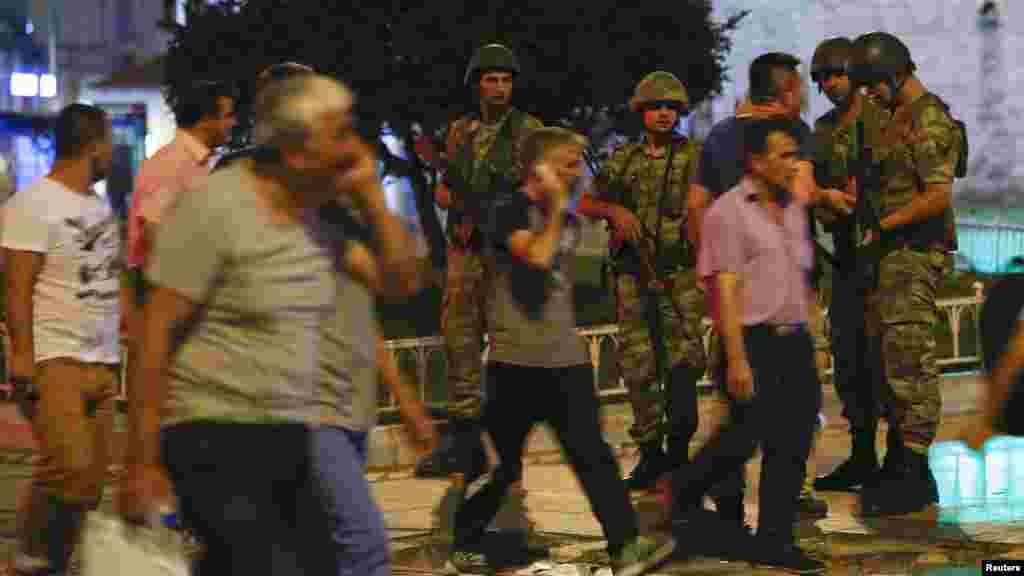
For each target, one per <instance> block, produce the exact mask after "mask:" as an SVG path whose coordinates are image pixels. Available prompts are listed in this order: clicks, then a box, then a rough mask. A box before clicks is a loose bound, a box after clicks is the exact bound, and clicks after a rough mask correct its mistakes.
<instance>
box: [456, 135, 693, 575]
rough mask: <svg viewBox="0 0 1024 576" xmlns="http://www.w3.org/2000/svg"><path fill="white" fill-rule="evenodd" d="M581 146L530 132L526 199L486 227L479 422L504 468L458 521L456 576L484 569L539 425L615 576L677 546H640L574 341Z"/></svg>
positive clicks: (572, 138)
mask: <svg viewBox="0 0 1024 576" xmlns="http://www.w3.org/2000/svg"><path fill="white" fill-rule="evenodd" d="M585 145H586V141H585V139H583V137H582V136H579V135H578V134H575V133H574V132H571V131H568V130H565V129H562V128H541V129H538V130H534V131H532V132H531V133H530V134H529V135H528V136H527V137H526V138H525V140H524V141H523V143H522V145H521V154H522V158H523V164H524V166H525V168H524V171H523V182H524V184H523V187H522V189H521V190H518V191H515V192H512V193H510V194H506V195H503V196H501V197H499V199H498V200H497V204H496V206H495V208H494V209H493V211H492V212H491V216H489V220H490V224H488V229H489V230H490V232H489V233H488V234H487V236H486V241H487V242H488V243H489V246H488V247H486V249H485V253H492V254H493V261H494V277H493V283H492V284H491V286H490V290H489V292H488V299H487V314H488V325H489V327H490V334H491V335H492V338H491V342H490V345H491V350H490V353H489V358H488V369H487V378H488V380H489V383H488V398H487V402H486V403H485V405H484V413H483V418H482V421H483V424H484V426H485V427H486V429H487V431H488V433H489V434H490V436H491V438H492V439H493V440H494V446H495V449H496V450H497V452H498V457H499V458H500V461H501V465H500V466H499V467H498V468H497V469H496V470H495V471H494V473H493V475H492V478H491V480H490V482H489V483H488V484H487V485H485V486H484V487H483V488H481V489H480V490H479V491H478V492H476V493H475V494H474V495H473V496H472V497H470V498H469V499H468V500H466V502H465V504H464V505H463V506H462V507H461V509H460V510H459V511H458V513H457V514H456V518H455V542H454V550H453V554H452V555H451V558H450V560H451V562H450V563H449V566H448V568H450V569H452V570H458V571H469V570H472V569H473V568H475V567H478V566H479V565H480V563H481V562H482V561H483V558H482V557H481V556H480V554H479V553H478V552H476V551H475V550H474V547H475V545H477V544H478V543H479V541H480V538H481V536H482V535H483V532H484V530H485V529H486V528H487V525H488V524H489V523H490V522H491V520H492V519H493V518H494V516H495V514H497V512H498V509H499V507H500V506H501V502H502V500H503V498H504V496H505V494H506V493H507V492H508V490H509V489H510V488H511V487H512V486H513V484H515V483H517V482H519V481H520V479H521V477H522V467H523V462H522V453H523V446H524V444H525V443H526V439H527V437H528V436H529V433H530V431H531V430H532V429H533V427H534V426H535V425H536V424H539V423H541V422H546V423H548V424H550V425H551V427H552V428H554V430H555V433H556V434H557V436H558V439H559V442H560V443H561V444H562V447H563V448H564V449H565V452H566V454H567V456H568V458H569V462H570V464H571V466H572V467H573V470H574V471H575V472H576V475H577V477H578V478H579V481H580V484H581V486H582V487H583V491H584V492H585V493H586V495H587V498H588V500H589V501H590V505H591V507H592V508H593V510H594V515H595V516H597V518H598V521H599V522H600V523H601V527H602V529H603V530H604V533H605V537H606V538H607V540H608V553H609V555H610V556H611V558H612V569H613V571H614V572H615V574H616V576H639V575H640V574H642V573H643V572H644V571H646V570H648V569H650V568H651V567H653V566H654V565H656V564H657V563H658V562H660V561H661V560H664V559H665V558H667V557H668V555H670V554H671V553H672V551H673V549H674V547H675V543H674V542H673V541H672V540H669V541H668V542H667V543H665V544H662V545H660V546H658V545H656V544H655V543H654V542H653V541H651V540H649V539H647V538H641V537H639V536H638V528H637V522H636V515H635V513H634V511H633V508H632V506H631V504H630V501H629V496H628V494H627V492H626V487H625V484H624V483H623V481H622V480H621V479H620V477H619V468H618V465H617V463H616V461H615V457H614V456H613V455H612V452H611V448H610V447H609V446H608V444H607V443H606V442H605V441H604V438H603V437H602V435H601V424H600V420H599V416H598V401H597V395H596V392H595V389H594V376H593V371H592V370H591V368H590V363H589V360H588V358H587V350H586V344H585V343H584V341H583V340H582V339H581V338H580V337H579V336H578V335H577V334H576V314H575V307H574V305H573V296H572V277H573V276H572V261H571V259H570V258H568V254H567V252H569V251H570V250H571V249H572V248H573V245H574V242H575V240H578V238H576V239H574V238H573V234H571V233H570V232H571V230H572V229H571V228H569V227H566V226H565V221H566V219H567V218H568V214H567V213H566V210H567V207H568V202H569V191H570V190H571V189H572V184H573V183H574V182H575V181H578V179H579V178H580V176H581V175H582V173H583V166H582V162H583V149H584V147H585Z"/></svg>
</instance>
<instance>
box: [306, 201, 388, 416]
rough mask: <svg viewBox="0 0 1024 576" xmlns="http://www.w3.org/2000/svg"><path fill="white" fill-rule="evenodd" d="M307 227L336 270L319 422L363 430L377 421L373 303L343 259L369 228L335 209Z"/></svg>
mask: <svg viewBox="0 0 1024 576" xmlns="http://www.w3.org/2000/svg"><path fill="white" fill-rule="evenodd" d="M311 229H312V230H313V232H314V234H313V235H314V237H315V238H316V239H317V241H318V242H319V243H321V245H324V246H328V247H329V250H330V252H331V255H332V257H333V259H334V266H335V268H336V269H337V271H338V273H337V276H336V277H335V288H336V290H335V293H336V295H335V307H334V310H333V311H332V314H331V317H330V319H329V320H328V321H327V323H326V324H325V325H324V332H323V342H322V343H321V353H320V370H319V376H318V382H319V392H320V394H321V395H322V397H323V402H324V412H323V414H322V419H321V423H322V424H326V425H330V426H341V427H343V428H347V429H349V430H355V431H358V432H367V431H369V430H370V429H371V428H373V426H374V425H375V424H376V423H377V389H378V383H377V319H376V315H375V312H374V303H375V299H374V294H373V293H372V292H371V291H370V289H369V288H367V287H366V286H365V285H364V284H362V283H361V282H359V281H358V280H356V279H355V278H354V277H352V276H351V275H350V274H349V273H348V272H347V270H346V269H345V266H344V260H343V259H344V253H345V250H346V248H347V247H348V246H349V245H350V243H351V242H362V243H364V244H367V243H369V242H370V234H369V230H367V229H366V228H365V227H364V226H362V225H361V224H360V223H359V222H358V221H357V220H356V219H355V218H353V217H352V215H351V214H350V213H349V212H348V210H347V209H345V208H342V207H338V206H331V207H329V208H325V209H323V210H320V211H319V213H318V218H317V219H316V220H315V221H314V225H313V226H312V228H311Z"/></svg>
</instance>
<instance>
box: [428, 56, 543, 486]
mask: <svg viewBox="0 0 1024 576" xmlns="http://www.w3.org/2000/svg"><path fill="white" fill-rule="evenodd" d="M518 72H519V64H518V62H517V61H516V57H515V55H514V54H513V53H512V51H511V50H509V49H508V48H506V47H505V46H502V45H500V44H489V45H487V46H484V47H482V48H480V49H479V50H478V51H477V53H476V54H475V55H474V56H473V59H472V60H471V61H470V63H469V67H468V69H467V71H466V77H465V82H466V84H467V85H469V86H471V87H473V89H474V90H475V91H476V92H477V94H478V96H479V102H480V109H479V111H478V112H475V113H473V114H469V115H467V116H464V117H462V118H459V119H458V120H456V121H455V122H454V123H453V124H452V125H451V127H450V128H449V130H448V141H447V150H446V152H447V156H448V163H449V168H448V170H447V173H446V174H445V178H444V183H443V184H442V186H440V187H439V190H438V191H437V194H436V196H437V200H438V203H439V204H440V205H441V206H442V207H443V208H448V223H447V224H448V240H449V251H448V270H447V281H446V286H445V292H444V301H443V303H442V310H441V331H442V334H443V336H444V341H445V351H446V353H447V357H448V382H449V383H450V385H451V403H450V405H449V412H450V416H451V420H450V421H451V424H452V430H453V436H454V442H453V445H454V449H453V451H454V454H453V456H454V458H455V460H456V463H455V465H456V466H458V467H461V468H468V467H469V466H470V464H469V462H461V463H460V462H457V461H458V460H459V459H460V458H461V459H464V460H470V459H471V456H470V455H469V454H470V451H471V450H472V448H465V449H462V448H460V446H461V445H463V444H466V443H469V444H472V445H473V446H477V445H478V441H477V440H473V439H474V438H478V437H479V432H478V422H477V419H478V417H479V414H480V401H481V378H480V370H481V356H480V355H481V352H482V346H483V336H484V334H485V333H486V326H485V318H486V315H485V314H484V300H485V297H486V293H487V287H486V278H487V273H486V272H487V265H486V262H485V260H484V258H483V257H482V256H483V255H482V253H481V249H482V246H483V239H482V229H481V224H482V222H481V220H482V217H483V216H482V214H483V212H485V208H484V207H485V206H486V205H487V203H488V202H489V201H490V200H492V199H493V198H494V197H495V195H497V194H498V193H500V192H502V191H503V190H513V191H514V190H516V189H517V188H518V185H519V166H518V142H519V139H520V138H521V136H523V135H525V133H526V132H527V131H529V130H531V129H534V128H539V127H541V126H542V124H541V122H540V121H539V120H537V119H536V118H534V117H532V116H529V115H528V114H525V113H523V112H521V111H519V110H517V109H516V108H514V107H512V106H511V98H512V82H513V80H514V78H515V75H516V74H518ZM468 472H469V471H468V470H467V473H468Z"/></svg>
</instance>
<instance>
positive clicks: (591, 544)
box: [0, 375, 1024, 576]
mask: <svg viewBox="0 0 1024 576" xmlns="http://www.w3.org/2000/svg"><path fill="white" fill-rule="evenodd" d="M825 390H826V394H825V406H824V413H825V415H826V417H827V426H826V428H825V430H824V431H823V432H822V434H821V435H820V436H819V439H818V443H817V447H816V451H815V458H814V464H815V467H816V468H817V471H818V473H825V472H828V471H829V470H831V469H832V468H833V467H835V466H836V465H838V463H839V462H841V461H842V460H843V459H844V458H845V457H846V455H847V454H848V453H849V449H850V439H849V437H848V435H847V433H846V432H847V431H846V422H845V420H843V419H842V418H841V416H840V414H839V412H840V406H839V402H838V399H837V398H836V396H835V393H834V389H833V388H832V387H831V386H826V389H825ZM942 390H943V397H944V403H943V404H944V416H943V421H942V424H941V427H940V432H939V440H945V439H949V438H953V437H955V436H956V435H957V434H958V433H959V431H960V430H961V429H962V428H963V427H964V426H965V425H966V424H967V423H968V420H969V417H970V414H971V412H972V411H973V410H974V407H975V406H976V404H977V398H978V388H977V380H976V378H974V377H973V376H970V375H966V376H960V377H947V378H945V379H944V382H943V387H942ZM3 408H6V406H0V456H2V458H0V473H2V474H0V501H2V502H0V503H3V506H0V524H3V525H4V526H5V528H4V529H3V530H2V531H0V532H2V533H0V574H3V573H4V572H3V563H4V562H3V560H5V559H7V558H10V553H11V552H12V543H13V542H12V540H11V537H12V536H13V534H12V530H11V528H13V510H11V508H13V504H14V503H15V502H16V500H17V493H18V492H21V491H22V490H23V488H24V486H25V482H26V481H27V474H26V466H27V465H28V463H30V461H31V455H30V453H29V452H26V451H25V450H24V449H21V448H19V446H20V445H24V444H25V443H26V442H27V440H28V438H26V437H24V435H25V433H26V432H27V431H26V430H25V429H24V426H23V423H22V424H20V425H19V424H17V423H16V422H15V421H14V420H12V418H11V415H10V413H8V411H6V410H2V409H3ZM718 409H719V408H718V405H717V404H716V403H715V402H713V401H712V397H711V396H702V398H701V427H700V430H699V432H698V435H697V438H696V439H695V442H694V445H695V446H698V445H700V444H701V443H702V442H703V439H704V438H705V437H706V436H707V434H708V433H709V432H710V430H711V427H712V425H713V423H714V422H715V419H716V416H715V411H716V410H718ZM603 416H604V423H605V435H606V438H607V439H608V441H609V443H610V444H612V446H613V448H615V450H616V452H617V454H618V456H619V458H620V464H621V466H622V468H623V469H624V470H628V469H629V468H631V467H632V465H633V464H634V463H635V461H636V453H635V449H634V448H633V447H632V446H631V445H629V443H628V440H626V439H628V434H626V433H625V431H626V430H627V429H628V427H629V424H630V420H631V418H630V413H629V408H628V406H627V405H625V404H614V405H609V406H606V407H605V408H604V414H603ZM390 436H395V434H390ZM16 437H17V438H20V440H18V441H17V442H15V441H14V440H13V439H14V438H16ZM877 439H878V451H879V454H880V455H881V454H882V452H883V450H884V444H885V443H884V439H885V426H884V424H883V425H882V426H881V427H880V430H879V432H878V438H877ZM5 446H6V447H5ZM526 462H527V465H526V469H525V477H524V487H525V490H526V493H525V498H524V499H523V501H522V504H523V506H525V509H526V510H527V511H528V512H526V513H523V511H522V510H521V509H520V510H517V509H516V506H515V505H514V504H513V505H511V506H510V507H509V508H508V509H506V510H504V511H503V516H502V517H501V518H499V521H498V523H499V524H500V525H502V526H516V525H522V524H523V522H524V518H528V519H529V522H530V523H531V524H532V526H533V532H532V536H531V540H532V542H533V543H534V544H538V545H543V546H544V547H546V548H548V549H549V553H550V556H549V558H547V562H549V563H554V564H556V566H553V568H555V570H554V571H551V570H549V571H547V572H540V573H543V574H551V575H553V574H559V575H560V576H561V575H565V576H569V575H576V574H588V573H593V574H595V576H600V574H598V571H601V572H604V571H602V570H600V569H601V568H602V567H606V566H607V563H608V557H607V554H606V553H605V552H604V546H605V544H604V541H603V539H602V534H601V530H600V527H599V525H598V524H597V521H596V520H595V519H594V517H593V515H592V514H591V512H590V507H589V504H588V503H587V501H586V498H585V497H584V496H583V493H582V491H581V490H580V488H579V485H578V483H577V481H576V479H575V477H574V476H573V474H572V472H571V470H570V469H569V468H568V467H567V466H566V465H565V464H564V462H563V457H562V454H561V452H560V451H559V449H558V447H557V445H556V444H555V443H554V442H553V441H552V440H551V438H550V435H549V434H548V433H547V431H546V430H544V429H543V428H539V429H537V430H536V431H535V432H534V434H533V435H532V436H531V438H530V441H529V443H528V447H527V455H526ZM759 465H760V460H759V459H758V458H755V459H754V460H753V461H752V462H751V463H750V464H749V468H748V472H749V478H750V483H751V485H750V486H748V491H747V499H746V508H747V521H748V523H749V524H751V525H752V526H756V524H757V479H758V476H759V475H758V473H757V472H758V469H759ZM369 477H370V480H371V484H372V487H373V491H374V494H375V497H376V499H377V502H378V504H379V505H380V507H381V509H382V510H383V512H384V515H385V520H386V524H387V527H388V529H389V532H390V534H391V543H392V548H393V552H394V572H395V574H397V575H402V574H410V575H413V574H430V573H433V572H434V571H436V569H437V568H438V567H439V566H440V564H441V556H440V554H439V553H438V550H437V546H436V543H437V538H436V536H435V534H434V533H433V531H432V526H433V520H432V509H433V507H434V505H435V504H436V503H437V502H438V500H439V499H440V497H441V495H442V494H443V493H444V490H445V488H446V484H447V483H446V481H444V480H431V479H418V478H414V477H413V475H412V470H411V468H410V467H408V466H406V467H401V468H396V467H391V468H386V469H382V468H377V469H374V470H372V471H371V472H370V473H369ZM110 496H111V494H109V493H108V495H107V498H106V499H105V505H106V506H109V505H110V502H111V498H110ZM818 496H819V497H820V498H824V499H826V500H827V501H828V503H829V508H830V513H829V516H828V517H827V518H825V519H822V520H818V521H816V522H812V521H808V522H804V523H802V524H801V526H800V527H799V530H798V533H799V536H800V545H801V546H802V547H804V548H805V549H806V550H808V551H809V552H811V553H812V554H813V555H815V556H817V557H819V558H822V559H823V560H825V561H826V562H827V564H828V567H829V571H828V573H829V574H838V575H846V574H858V575H859V574H870V575H882V574H886V575H897V574H908V575H909V574H922V575H935V576H938V575H959V574H981V573H982V570H981V565H982V561H983V560H997V559H1011V560H1012V559H1015V560H1022V561H1024V521H1022V522H1019V523H1000V524H995V523H977V524H963V525H959V526H949V525H941V524H938V523H936V521H935V518H936V511H935V510H934V509H933V510H930V511H929V512H926V513H922V514H918V515H914V516H910V517H889V518H872V519H862V518H859V517H858V515H857V513H856V504H857V502H856V497H855V496H854V495H851V494H846V493H819V495H818ZM634 504H635V507H636V509H637V511H638V513H639V516H640V523H641V528H642V529H644V530H645V531H648V532H651V533H652V534H653V535H654V536H656V537H661V538H663V537H665V536H666V535H665V534H661V533H658V532H656V531H655V530H654V526H655V525H657V524H658V523H659V522H661V521H662V520H664V518H665V514H666V509H665V507H664V506H663V505H662V504H661V503H660V502H659V501H658V500H657V498H656V497H655V496H653V495H649V494H647V495H643V494H642V495H638V496H637V497H636V498H635V499H634ZM569 565H571V566H569ZM581 567H582V568H586V570H582V571H581V570H580V568H581ZM535 568H537V566H536V565H535ZM517 570H519V571H521V570H522V567H519V568H515V567H509V568H507V569H504V570H503V572H507V573H514V572H516V571H517ZM522 573H523V574H526V573H528V572H525V571H523V572H522ZM533 573H538V571H537V570H534V571H533ZM656 573H657V574H727V575H728V574H779V573H782V572H779V571H772V570H764V569H760V568H756V567H753V566H751V565H749V564H747V563H744V562H720V561H717V560H713V559H701V558H696V559H691V560H688V561H685V562H678V561H673V562H669V563H667V564H666V565H664V566H662V567H661V568H659V569H658V570H657V571H656Z"/></svg>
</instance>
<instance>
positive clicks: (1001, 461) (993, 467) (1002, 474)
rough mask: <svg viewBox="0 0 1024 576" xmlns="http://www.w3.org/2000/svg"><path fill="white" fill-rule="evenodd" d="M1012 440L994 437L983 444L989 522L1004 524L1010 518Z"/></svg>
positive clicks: (1005, 437)
mask: <svg viewBox="0 0 1024 576" xmlns="http://www.w3.org/2000/svg"><path fill="white" fill-rule="evenodd" d="M1014 444H1015V442H1014V439H1013V438H1010V437H1008V436H995V437H993V438H990V439H989V440H988V441H987V442H985V446H984V447H983V449H982V450H983V452H984V454H985V506H986V507H987V508H988V512H989V520H991V521H993V522H1005V521H1007V520H1009V519H1010V518H1011V513H1010V492H1011V490H1010V485H1011V483H1012V474H1013V448H1014Z"/></svg>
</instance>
